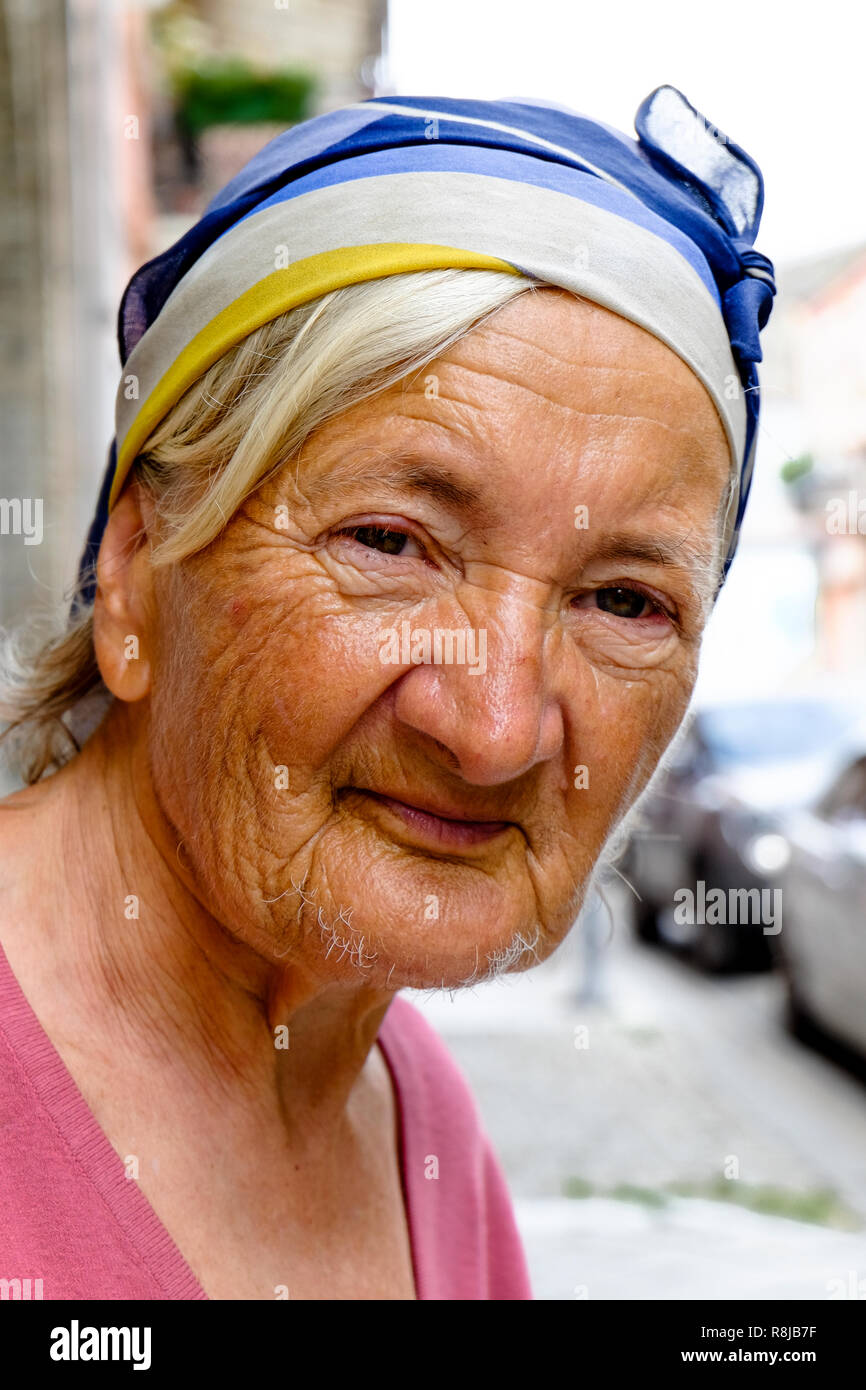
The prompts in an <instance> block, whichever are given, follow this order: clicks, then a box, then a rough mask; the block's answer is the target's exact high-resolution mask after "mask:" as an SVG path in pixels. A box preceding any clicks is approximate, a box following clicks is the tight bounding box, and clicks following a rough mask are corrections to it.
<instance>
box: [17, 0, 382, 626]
mask: <svg viewBox="0 0 866 1390" xmlns="http://www.w3.org/2000/svg"><path fill="white" fill-rule="evenodd" d="M386 8H387V7H386V2H385V0H272V2H271V3H267V4H262V5H240V4H238V3H236V0H186V2H185V3H180V0H174V3H171V4H167V3H165V0H5V3H4V4H3V5H2V6H0V138H2V143H3V158H4V160H5V168H4V174H5V178H4V188H5V193H6V196H5V197H4V199H3V201H2V205H0V242H2V255H0V320H2V325H3V326H2V339H0V365H2V382H0V410H2V454H0V504H2V505H0V517H2V519H3V525H2V527H0V532H2V533H0V623H3V624H4V625H6V624H9V623H11V622H14V621H15V620H16V619H17V618H18V617H20V616H21V615H22V614H23V612H24V611H25V610H26V609H28V608H30V607H31V606H32V605H33V603H34V602H38V601H40V600H45V601H52V600H54V601H56V599H57V597H58V596H59V594H60V593H61V591H62V590H63V589H64V587H66V586H68V585H69V584H70V583H71V582H72V580H73V578H74V575H75V570H76V564H77V560H78V556H79V554H80V551H81V547H82V544H83V541H84V538H85V535H86V531H87V527H88V524H89V521H90V517H91V514H92V509H93V503H94V499H95V496H96V492H97V488H98V484H99V480H100V478H101V475H102V472H103V470H104V467H105V462H106V455H107V448H108V444H109V442H110V439H111V435H112V433H113V415H114V394H115V390H116V385H117V376H118V365H119V364H118V358H117V343H116V336H115V334H116V327H115V325H116V315H117V308H118V303H119V300H120V295H121V293H122V290H123V287H124V285H125V283H126V281H127V280H128V278H129V276H130V274H131V273H132V271H133V270H134V269H135V268H136V266H138V265H140V264H141V263H142V262H143V261H145V260H147V259H149V258H150V257H151V256H152V255H154V254H156V253H157V252H158V251H160V250H161V249H163V247H164V246H166V245H168V244H170V243H171V242H172V241H173V240H175V239H176V237H177V236H179V235H181V234H182V232H183V231H184V230H185V228H186V226H188V225H189V223H190V222H192V221H194V220H195V218H196V217H198V216H199V215H200V212H201V211H202V209H203V208H204V206H205V205H206V203H207V201H208V200H209V197H210V196H211V194H212V193H213V191H214V190H215V188H217V187H219V186H220V185H221V184H222V183H224V182H225V181H226V180H227V179H228V178H230V177H231V176H232V175H233V174H234V173H235V172H236V171H237V170H238V169H239V168H241V166H242V165H243V164H244V163H245V162H246V161H247V160H248V159H249V158H250V157H251V155H252V154H253V153H255V151H256V150H257V149H259V148H260V147H261V146H262V145H263V144H264V143H265V142H266V141H267V140H268V139H270V138H271V136H272V135H273V134H274V133H275V132H276V130H279V129H285V127H286V125H287V124H289V123H290V122H287V121H285V120H283V121H282V122H280V123H279V124H278V125H276V126H269V125H268V124H267V123H264V124H262V123H259V122H256V123H255V124H245V123H244V122H243V121H229V123H228V124H227V125H224V126H219V125H218V124H217V125H214V126H210V127H208V128H207V129H206V130H202V131H201V133H200V135H199V138H198V146H199V148H198V155H199V161H198V169H197V174H198V177H197V179H196V181H195V183H194V184H193V185H191V186H190V185H187V186H183V185H184V166H183V152H182V151H181V153H180V155H178V153H177V144H178V141H177V123H176V120H175V114H176V113H175V112H174V111H173V109H172V105H173V101H174V95H173V87H172V80H171V79H172V74H171V72H170V71H169V67H170V60H171V58H172V53H173V55H174V57H175V58H178V57H179V59H180V60H186V61H187V62H188V63H189V64H190V65H191V66H192V67H193V68H195V67H196V65H197V64H200V63H202V62H203V61H204V60H205V59H207V58H208V57H211V58H213V57H220V56H222V57H223V58H229V59H232V60H233V61H235V62H236V63H241V64H246V66H247V67H248V68H249V69H251V70H253V71H254V73H255V72H261V73H262V74H263V81H266V78H267V74H268V73H269V72H271V71H276V70H278V69H280V70H281V69H284V68H285V69H291V70H293V71H297V72H298V73H301V74H308V75H309V78H310V98H309V103H308V107H309V109H306V108H304V109H302V110H301V109H300V108H299V111H300V114H299V116H298V118H299V119H303V118H304V117H305V116H306V115H315V114H318V113H319V112H321V111H325V110H330V109H332V108H333V107H335V106H339V105H342V104H344V103H345V102H351V101H355V100H360V99H362V98H364V97H368V96H371V95H373V94H374V92H375V91H378V90H381V89H382V80H383V79H382V72H381V50H382V46H383V31H384V26H385V21H386ZM167 29H168V30H169V31H170V39H171V43H173V44H174V49H173V50H172V48H171V43H169V44H168V45H167V46H166V45H165V44H162V45H161V43H160V35H161V34H162V35H163V36H164V34H165V32H166V30H167ZM172 143H173V144H174V153H173V154H172V149H171V147H172ZM187 153H188V152H187ZM172 161H174V162H172ZM166 165H168V172H167V174H166ZM178 165H179V166H180V173H179V174H178V172H177V169H178ZM162 175H165V177H162ZM37 500H38V501H41V504H42V516H43V528H42V536H41V538H40V540H39V542H38V543H37V542H36V539H35V534H31V536H30V537H29V538H28V537H27V536H25V535H24V534H22V533H16V530H15V518H16V516H17V515H19V514H20V513H21V509H22V506H24V505H31V504H35V502H36V501H37ZM19 529H20V528H19Z"/></svg>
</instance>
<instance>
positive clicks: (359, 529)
mask: <svg viewBox="0 0 866 1390" xmlns="http://www.w3.org/2000/svg"><path fill="white" fill-rule="evenodd" d="M337 535H338V536H348V537H350V538H351V539H352V540H354V541H357V542H358V544H359V545H363V546H365V547H366V549H368V550H376V551H378V552H379V553H380V554H381V555H399V556H400V558H401V559H403V560H406V559H415V558H418V557H421V556H423V553H424V552H423V551H422V549H421V547H420V545H419V544H418V542H417V541H416V540H415V537H414V536H411V535H409V533H408V531H397V530H395V529H394V528H393V527H391V526H375V525H363V526H347V527H345V528H344V529H343V530H341V531H338V532H337ZM413 547H414V550H413Z"/></svg>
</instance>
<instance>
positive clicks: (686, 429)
mask: <svg viewBox="0 0 866 1390" xmlns="http://www.w3.org/2000/svg"><path fill="white" fill-rule="evenodd" d="M460 368H461V370H462V371H465V372H469V373H470V374H471V375H473V376H483V377H487V378H489V377H490V376H495V377H496V379H497V380H498V381H500V382H502V383H503V384H504V385H506V386H515V387H517V388H518V389H520V390H521V391H528V392H529V393H530V395H533V396H536V397H537V398H538V399H539V400H541V401H543V402H544V404H545V405H547V406H550V407H551V408H552V409H553V410H565V411H568V413H569V414H570V415H579V416H581V417H582V418H583V419H585V420H624V421H627V422H628V423H629V424H647V425H657V426H659V427H660V428H661V429H663V430H665V431H666V433H668V434H672V435H680V436H684V437H686V438H688V439H692V440H694V439H695V437H696V434H697V436H698V438H699V437H700V433H701V430H700V426H698V427H697V430H696V428H695V424H694V423H690V424H685V425H680V426H677V425H670V424H668V422H667V421H666V420H661V419H658V418H657V417H655V416H652V415H634V414H632V413H631V412H622V411H617V410H583V409H581V407H580V406H577V405H574V404H573V403H571V402H569V401H560V400H555V399H554V397H552V396H550V395H548V394H547V392H546V391H544V390H536V389H535V387H533V386H529V385H528V384H527V382H526V381H525V380H524V379H519V380H518V379H515V378H513V377H509V376H506V375H504V374H503V373H502V372H499V371H492V370H487V369H484V368H476V367H469V366H467V365H465V364H464V363H460ZM593 370H594V369H593ZM608 370H613V369H612V368H610V369H608ZM623 370H626V371H629V372H630V371H631V369H630V368H624V369H623ZM643 375H648V374H647V373H643ZM652 375H661V373H653V374H652ZM695 380H696V381H697V378H695ZM698 385H700V383H699V382H698ZM436 399H437V400H439V401H447V402H449V403H450V404H452V405H458V406H464V407H466V408H468V409H469V410H481V411H485V410H489V409H490V408H492V409H494V410H495V403H494V404H493V406H492V407H488V406H485V405H484V403H483V402H480V401H478V402H476V401H472V400H467V399H466V398H464V397H460V396H454V395H449V394H448V393H447V392H445V391H442V390H441V389H440V390H439V392H438V394H437V396H436ZM708 402H709V398H708ZM709 404H710V405H712V402H709ZM430 423H431V424H434V423H443V424H444V422H438V421H432V420H431V422H430ZM446 428H447V426H446ZM725 448H726V450H727V441H725ZM701 451H702V453H707V452H708V450H707V446H706V444H701ZM728 452H729V451H728Z"/></svg>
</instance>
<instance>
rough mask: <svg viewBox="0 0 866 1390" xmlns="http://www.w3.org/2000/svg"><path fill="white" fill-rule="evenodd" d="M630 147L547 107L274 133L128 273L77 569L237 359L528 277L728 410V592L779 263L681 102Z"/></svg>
mask: <svg viewBox="0 0 866 1390" xmlns="http://www.w3.org/2000/svg"><path fill="white" fill-rule="evenodd" d="M635 130H636V133H637V140H633V139H631V138H630V137H628V136H625V135H623V134H621V133H620V132H619V131H617V130H614V129H613V128H612V127H610V126H607V125H605V124H603V123H601V122H599V121H593V120H589V119H588V118H587V117H585V116H582V115H579V114H578V113H577V112H574V111H571V110H569V109H566V108H563V107H560V106H556V105H550V104H544V103H541V102H536V101H524V100H522V99H514V100H508V101H492V102H491V101H470V100H459V99H455V98H453V97H418V96H408V97H403V96H401V97H387V98H378V97H376V98H372V99H370V100H368V101H362V102H357V103H355V104H353V105H351V106H346V107H342V108H341V109H339V110H337V111H332V112H329V113H328V114H326V115H323V116H318V117H315V118H314V119H312V120H308V121H304V122H303V123H301V124H300V125H297V126H294V127H293V128H291V129H289V130H287V131H285V132H284V133H283V134H281V135H278V136H276V138H275V139H273V140H271V141H270V143H269V144H267V145H265V146H264V148H263V149H261V150H260V151H259V153H258V154H257V155H255V156H254V158H253V159H252V160H250V162H249V163H248V164H247V165H246V166H245V167H244V168H243V169H242V170H241V171H240V173H239V174H237V175H236V176H235V177H234V178H233V179H231V180H230V182H229V183H228V184H226V186H225V187H224V188H223V189H222V190H221V191H220V192H219V193H218V194H217V195H216V197H215V198H214V199H213V200H212V201H211V203H210V204H209V205H208V207H207V209H206V210H205V212H204V214H203V215H202V217H201V218H200V220H199V221H198V222H196V223H195V225H194V226H193V227H191V228H190V230H189V231H188V232H186V234H185V235H184V236H182V237H181V238H180V239H179V240H178V241H177V242H175V243H174V245H173V246H171V247H169V249H168V250H167V251H164V252H163V253H162V254H161V255H159V256H156V257H155V258H154V259H153V260H151V261H148V262H147V264H146V265H143V266H142V267H141V268H140V269H139V270H137V271H136V273H135V274H134V275H133V276H132V279H131V280H130V282H129V284H128V285H127V287H126V290H125V292H124V294H123V298H122V300H121V305H120V313H119V317H118V343H119V348H120V359H121V363H122V368H123V370H122V375H121V381H120V385H119V387H118V392H117V406H116V435H115V438H114V440H113V441H112V444H111V449H110V451H109V459H108V467H107V469H106V473H105V477H104V480H103V484H102V489H101V493H100V497H99V502H98V506H97V510H96V515H95V517H94V520H93V523H92V525H91V528H90V533H89V535H88V539H87V544H86V546H85V549H84V553H83V555H82V560H81V570H80V588H79V594H78V596H77V598H76V604H77V603H78V602H83V603H90V602H92V600H93V597H94V594H95V589H96V583H95V577H94V573H93V571H94V570H95V562H96V557H97V554H98V551H99V543H100V540H101V538H102V534H103V531H104V529H105V525H106V521H107V518H108V514H109V511H110V510H111V508H112V507H113V506H114V503H115V502H116V500H117V498H118V496H119V494H120V491H121V489H122V487H123V483H124V481H125V479H126V478H127V476H128V474H129V470H130V468H131V466H132V464H133V462H134V460H135V457H136V455H137V454H138V453H139V452H140V450H141V448H142V446H143V445H144V443H145V441H146V440H147V438H148V436H149V435H150V434H151V432H152V431H153V430H154V429H155V428H156V426H157V425H158V424H159V423H160V421H161V420H163V419H164V418H165V416H166V415H167V414H168V412H169V411H170V410H171V408H172V406H173V405H174V404H175V403H176V402H177V401H178V400H179V399H180V397H181V396H182V395H183V394H184V392H185V391H186V390H187V389H188V388H189V387H190V386H191V385H192V384H193V383H194V382H195V381H196V380H198V379H199V378H200V377H201V376H202V375H203V374H204V372H206V371H207V369H208V368H209V367H210V366H211V365H212V364H213V363H214V362H216V361H217V360H218V358H219V357H221V356H222V355H223V354H224V353H225V352H226V351H228V350H229V349H230V348H231V347H233V346H234V345H235V344H237V343H239V342H240V341H241V340H242V339H243V338H244V337H246V335H247V334H248V333H250V332H252V331H253V330H254V329H255V328H258V327H259V326H260V325H262V324H264V323H267V322H269V321H270V320H272V319H274V318H276V317H278V316H279V315H280V314H282V313H284V312H286V311H287V310H289V309H292V308H294V307H295V306H296V305H299V304H303V303H306V302H309V301H310V300H312V299H315V298H317V297H318V296H320V295H323V294H326V293H327V292H329V291H331V290H335V289H338V288H341V287H342V286H345V285H350V284H355V283H357V282H359V281H364V280H371V279H377V278H379V277H382V276H385V275H395V274H400V273H404V272H406V271H420V270H431V269H440V268H443V267H464V268H471V269H489V270H498V271H504V272H510V273H512V274H515V275H528V276H532V277H535V278H536V279H540V280H542V281H544V282H546V283H549V284H550V285H554V286H558V287H560V288H562V289H566V290H571V291H572V292H574V293H575V294H578V295H580V296H582V297H583V298H585V299H588V300H591V301H593V302H595V303H597V304H599V305H601V306H603V307H604V308H607V309H611V310H613V311H614V312H615V313H617V314H619V315H621V316H622V317H623V318H626V319H628V320H630V321H631V322H633V323H635V324H637V325H639V326H640V327H641V328H645V329H647V330H648V331H649V332H650V333H652V334H653V335H654V336H655V337H657V338H659V339H660V340H661V341H662V342H663V343H666V344H667V346H668V347H670V348H671V349H672V350H673V351H674V352H675V353H676V354H677V355H678V356H679V357H680V358H682V360H683V361H684V362H685V363H687V365H688V366H689V367H690V368H691V369H692V370H693V371H694V372H695V373H696V375H697V376H698V377H699V378H700V380H701V381H702V382H703V384H704V386H705V387H706V389H707V391H708V392H709V394H710V396H711V398H712V400H713V402H714V403H715V405H716V408H717V410H718V413H719V416H720V418H721V421H722V424H723V426H724V429H725V433H726V435H727V439H728V444H729V447H730V450H731V460H732V467H733V469H734V470H735V475H736V477H737V479H738V494H737V505H736V508H735V509H732V512H731V520H730V522H729V526H728V533H727V535H726V537H725V560H724V566H723V572H722V580H724V578H725V576H726V575H727V572H728V569H729V567H730V563H731V560H732V559H733V555H734V551H735V550H736V546H737V540H738V537H739V532H740V526H741V523H742V519H743V513H744V511H745V507H746V502H747V500H748V496H749V489H750V486H751V479H752V469H753V464H754V453H755V443H756V431H757V424H758V413H759V391H758V378H757V369H756V365H755V364H756V363H757V362H760V360H761V348H760V343H759V331H760V329H762V328H763V327H764V325H765V323H766V321H767V319H768V317H769V313H770V308H771V304H772V298H773V295H774V294H775V284H774V281H773V266H772V264H771V262H770V261H769V260H768V259H767V258H766V256H763V255H761V254H760V253H759V252H757V251H755V250H754V249H753V243H754V240H755V236H756V234H757V230H758V226H759V224H760V218H761V211H762V206H763V179H762V177H761V173H760V170H759V169H758V167H757V165H756V164H755V163H754V161H753V160H752V159H751V158H750V157H749V156H748V155H747V154H746V153H745V152H744V151H743V150H742V149H740V148H739V146H737V145H735V144H733V143H732V142H731V141H730V140H729V139H728V138H727V137H726V136H725V135H724V134H722V132H721V131H719V130H717V129H716V128H715V127H713V126H712V125H711V124H710V123H709V122H707V121H706V120H705V118H704V117H703V116H702V115H700V113H699V112H697V111H696V110H695V109H694V107H692V106H691V105H690V103H689V102H688V101H687V100H686V98H685V97H684V96H683V94H682V93H681V92H679V91H678V90H677V89H676V88H675V87H670V86H663V87H658V88H657V89H656V90H655V91H654V92H652V93H651V94H650V96H648V97H647V98H646V100H645V101H644V102H643V103H642V104H641V106H640V108H639V109H638V112H637V115H636V117H635Z"/></svg>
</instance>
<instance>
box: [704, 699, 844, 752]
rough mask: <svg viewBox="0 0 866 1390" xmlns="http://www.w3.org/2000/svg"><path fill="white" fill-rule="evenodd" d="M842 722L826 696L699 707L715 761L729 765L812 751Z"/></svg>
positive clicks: (831, 738) (835, 734) (827, 742)
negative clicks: (701, 709) (709, 707)
mask: <svg viewBox="0 0 866 1390" xmlns="http://www.w3.org/2000/svg"><path fill="white" fill-rule="evenodd" d="M846 722H849V721H848V720H846V714H845V712H844V711H843V710H842V709H840V708H837V707H836V706H835V705H833V704H832V703H829V702H824V701H817V700H792V701H788V700H778V701H775V700H774V701H766V702H762V703H761V704H748V705H731V706H723V707H720V708H718V709H707V710H704V711H702V712H701V715H700V731H701V735H702V738H703V741H704V742H705V744H706V745H707V746H708V747H709V748H710V750H711V752H712V755H713V757H714V759H715V761H716V762H717V763H718V765H719V766H720V767H731V766H734V765H736V764H744V763H763V762H773V761H776V760H778V761H785V760H786V759H789V758H796V757H804V756H808V755H809V754H811V753H818V752H820V751H821V749H822V748H827V747H831V746H832V745H833V743H834V742H836V741H837V740H838V739H839V738H840V736H841V735H842V733H843V732H844V729H845V725H846Z"/></svg>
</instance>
